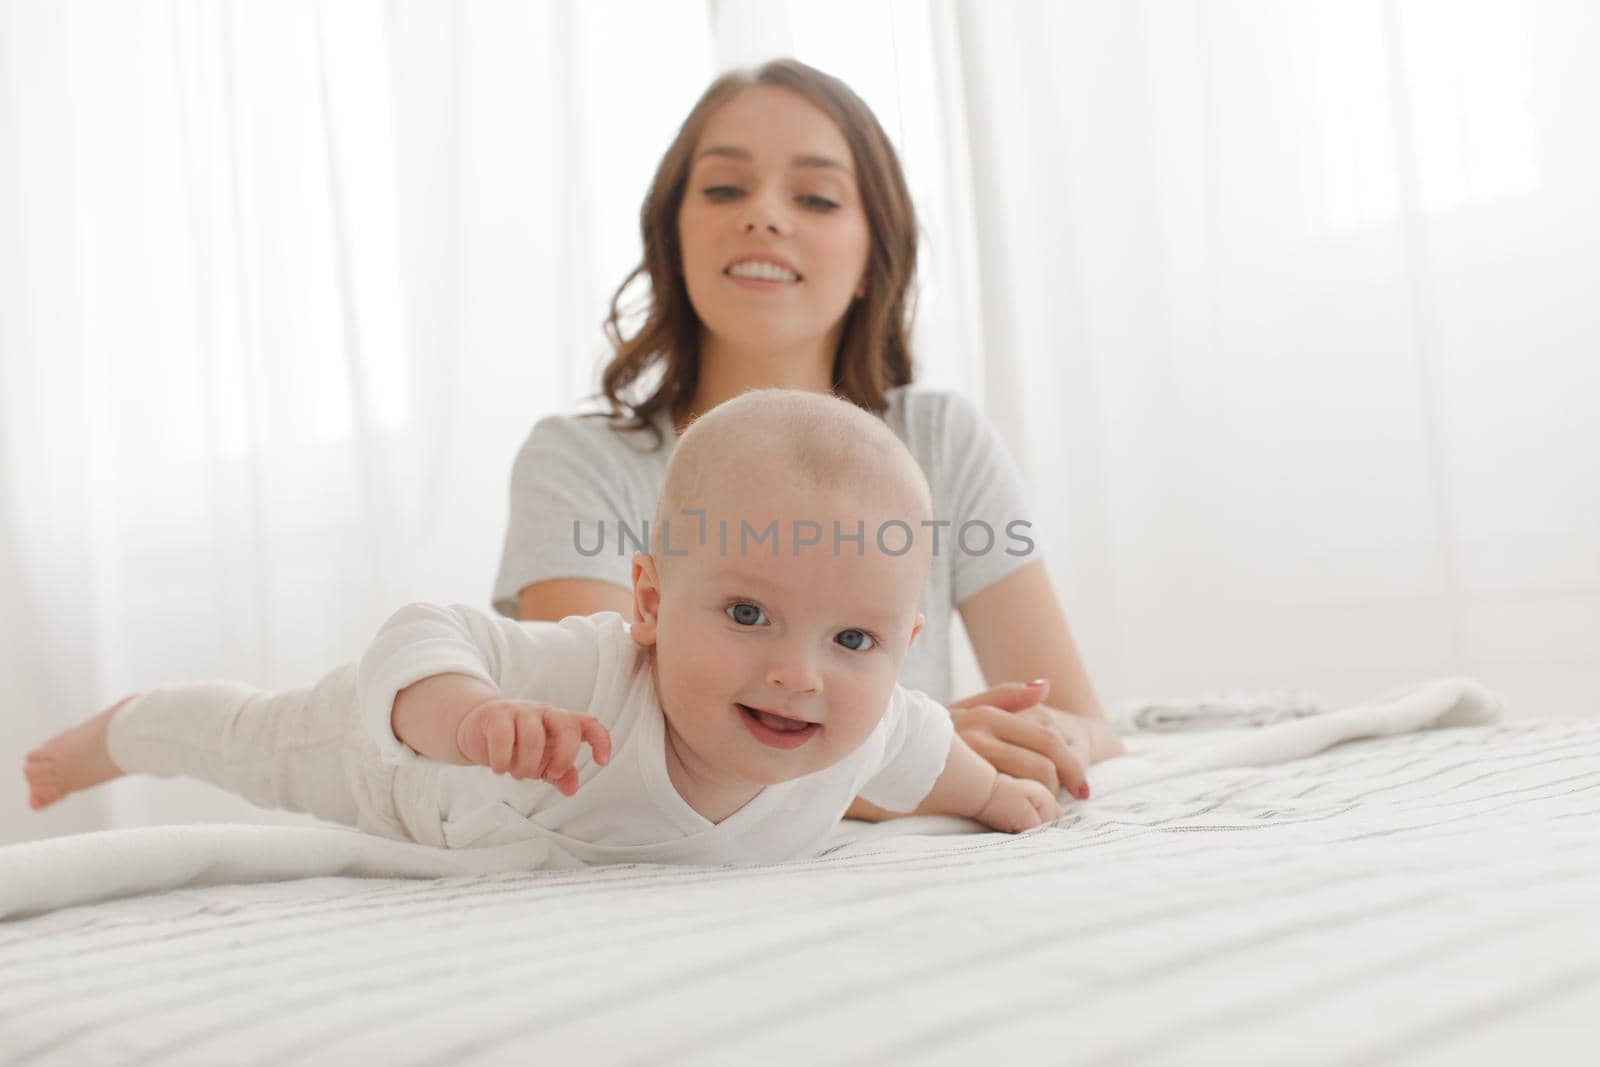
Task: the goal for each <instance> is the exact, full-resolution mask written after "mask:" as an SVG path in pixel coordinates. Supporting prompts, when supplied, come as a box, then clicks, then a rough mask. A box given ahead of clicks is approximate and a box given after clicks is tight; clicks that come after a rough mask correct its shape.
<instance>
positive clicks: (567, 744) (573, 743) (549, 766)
mask: <svg viewBox="0 0 1600 1067" xmlns="http://www.w3.org/2000/svg"><path fill="white" fill-rule="evenodd" d="M546 727H547V728H548V730H549V732H550V742H549V749H550V758H549V760H548V761H547V762H546V763H545V766H544V769H543V771H541V772H540V774H539V777H541V778H543V779H544V780H545V781H547V782H550V783H552V784H554V783H556V782H559V781H560V780H561V779H562V778H564V777H566V775H567V773H568V772H570V771H571V770H572V769H573V764H574V763H576V762H577V760H578V744H579V743H580V742H581V741H582V740H583V735H582V734H581V733H580V732H579V727H578V723H577V722H575V721H573V720H572V719H570V718H567V717H565V716H563V717H561V718H559V719H556V720H555V721H554V722H547V723H546Z"/></svg>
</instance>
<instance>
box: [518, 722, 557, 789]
mask: <svg viewBox="0 0 1600 1067" xmlns="http://www.w3.org/2000/svg"><path fill="white" fill-rule="evenodd" d="M547 748H548V745H547V739H546V737H545V729H544V723H543V722H541V721H540V720H539V716H538V715H537V714H522V715H518V716H517V759H516V765H515V766H513V767H512V768H511V777H513V778H542V777H544V768H545V753H546V751H547Z"/></svg>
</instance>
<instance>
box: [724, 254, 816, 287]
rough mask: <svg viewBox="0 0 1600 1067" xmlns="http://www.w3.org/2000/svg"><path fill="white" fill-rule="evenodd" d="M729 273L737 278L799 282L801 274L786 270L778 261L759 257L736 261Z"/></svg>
mask: <svg viewBox="0 0 1600 1067" xmlns="http://www.w3.org/2000/svg"><path fill="white" fill-rule="evenodd" d="M728 273H729V274H731V275H732V276H733V277H735V278H756V279H758V280H760V281H764V282H797V281H799V280H800V275H798V274H796V273H795V272H794V271H792V270H784V269H783V268H782V267H780V266H778V265H777V264H776V263H767V262H765V261H764V260H759V259H747V260H745V261H744V262H743V263H735V264H734V265H733V266H731V267H729V268H728Z"/></svg>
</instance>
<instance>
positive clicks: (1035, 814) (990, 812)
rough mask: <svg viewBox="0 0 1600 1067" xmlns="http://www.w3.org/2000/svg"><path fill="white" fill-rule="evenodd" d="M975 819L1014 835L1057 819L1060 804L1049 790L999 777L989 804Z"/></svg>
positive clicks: (1030, 781)
mask: <svg viewBox="0 0 1600 1067" xmlns="http://www.w3.org/2000/svg"><path fill="white" fill-rule="evenodd" d="M975 818H976V819H977V820H978V821H979V822H981V823H983V824H984V825H985V826H992V827H994V828H995V829H996V830H1004V831H1005V832H1006V833H1008V834H1016V833H1021V832H1022V831H1023V830H1031V829H1033V828H1034V827H1035V826H1041V825H1043V824H1044V823H1047V822H1050V821H1051V820H1053V819H1059V818H1061V805H1060V804H1058V803H1056V798H1055V796H1054V795H1053V794H1051V792H1050V790H1048V789H1046V788H1045V787H1044V786H1042V785H1040V784H1039V783H1038V782H1035V781H1034V780H1033V779H1031V778H1013V777H1011V775H1009V774H1002V775H1000V776H999V778H998V780H997V781H996V782H995V783H994V792H992V793H990V794H989V802H988V803H987V804H985V805H984V806H983V810H982V811H980V812H978V814H977V815H976V816H975Z"/></svg>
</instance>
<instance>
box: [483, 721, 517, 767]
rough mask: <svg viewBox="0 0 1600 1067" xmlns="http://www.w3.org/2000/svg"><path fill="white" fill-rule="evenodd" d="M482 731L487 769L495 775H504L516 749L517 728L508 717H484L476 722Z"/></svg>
mask: <svg viewBox="0 0 1600 1067" xmlns="http://www.w3.org/2000/svg"><path fill="white" fill-rule="evenodd" d="M478 724H479V729H481V730H482V731H483V741H484V748H485V751H486V753H487V755H488V767H489V769H490V770H492V771H494V773H496V774H504V773H505V771H506V768H508V767H510V766H511V757H512V754H513V753H514V752H515V751H516V747H517V728H516V725H515V724H514V723H513V722H512V720H511V717H510V716H509V715H485V716H483V717H482V718H481V719H479V720H478Z"/></svg>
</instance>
